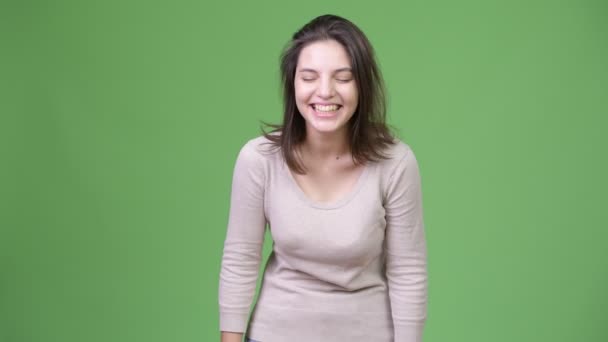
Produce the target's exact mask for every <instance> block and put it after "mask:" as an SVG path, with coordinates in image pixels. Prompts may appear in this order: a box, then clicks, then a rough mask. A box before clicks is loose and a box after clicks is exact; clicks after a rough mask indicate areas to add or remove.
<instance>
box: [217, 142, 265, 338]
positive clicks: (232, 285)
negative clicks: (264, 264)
mask: <svg viewBox="0 0 608 342" xmlns="http://www.w3.org/2000/svg"><path fill="white" fill-rule="evenodd" d="M264 171H265V164H264V160H263V157H262V156H261V154H260V153H259V152H258V151H256V150H255V147H254V146H253V145H252V144H251V141H250V142H248V143H247V144H245V145H244V146H243V148H242V149H241V151H240V152H239V155H238V157H237V160H236V163H235V167H234V173H233V178H232V191H231V197H230V213H229V218H228V227H227V231H226V239H225V242H224V251H223V257H222V264H221V270H220V281H219V311H220V330H221V331H230V332H245V330H246V328H247V318H248V315H249V310H250V307H251V304H252V301H253V297H254V295H255V287H256V282H257V279H258V272H259V266H260V260H261V251H262V245H263V242H264V230H265V228H266V217H265V215H264V184H265V173H264Z"/></svg>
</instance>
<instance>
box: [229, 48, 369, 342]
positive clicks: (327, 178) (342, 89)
mask: <svg viewBox="0 0 608 342" xmlns="http://www.w3.org/2000/svg"><path fill="white" fill-rule="evenodd" d="M350 69H351V64H350V58H349V56H348V54H347V52H346V50H345V49H344V47H343V46H342V45H341V44H340V43H338V42H337V41H335V40H324V41H317V42H314V43H311V44H309V45H307V46H306V47H304V48H303V49H302V51H301V52H300V56H299V57H298V64H297V67H296V75H295V80H294V86H295V96H296V105H297V107H298V110H299V112H300V114H301V115H302V117H303V118H304V120H305V121H306V139H305V141H304V142H303V143H302V144H301V146H299V150H298V151H297V152H298V153H299V154H300V156H301V158H302V160H303V162H304V165H305V166H306V167H307V169H308V172H307V173H306V174H305V175H299V174H293V176H294V179H295V180H296V182H297V183H298V184H299V185H300V187H301V188H302V190H303V191H304V192H305V193H306V194H307V195H308V196H309V197H310V198H311V199H313V200H315V201H318V202H333V201H336V200H338V199H339V198H340V197H342V196H343V195H344V194H345V193H346V192H348V191H349V190H350V188H351V187H352V186H353V184H354V183H355V182H356V180H357V178H358V176H359V175H360V173H361V172H362V166H355V165H354V164H353V162H352V159H351V155H350V147H349V143H348V138H347V134H348V126H347V124H348V121H349V120H350V118H351V117H352V116H353V114H354V112H355V110H356V109H357V104H358V99H359V97H358V95H359V94H358V91H357V84H356V82H355V79H354V78H353V75H352V73H351V72H350ZM319 103H321V104H323V103H333V104H338V105H340V108H339V109H338V110H337V111H335V112H332V113H318V112H317V111H316V110H315V109H314V108H313V107H312V106H311V105H314V104H319ZM242 340H243V334H242V333H234V332H222V333H221V342H241V341H242Z"/></svg>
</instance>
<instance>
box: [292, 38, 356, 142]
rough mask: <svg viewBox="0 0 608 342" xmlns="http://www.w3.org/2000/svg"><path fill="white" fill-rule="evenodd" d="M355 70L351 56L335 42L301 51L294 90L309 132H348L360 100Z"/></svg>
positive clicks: (327, 41) (305, 48)
mask: <svg viewBox="0 0 608 342" xmlns="http://www.w3.org/2000/svg"><path fill="white" fill-rule="evenodd" d="M351 68H352V66H351V64H350V58H349V56H348V53H347V52H346V50H345V49H344V47H343V46H342V45H341V44H340V43H338V42H337V41H335V40H323V41H317V42H314V43H311V44H309V45H307V46H306V47H304V48H303V49H302V51H300V56H299V58H298V63H297V67H296V74H295V81H294V86H295V97H296V105H297V107H298V110H299V111H300V114H301V115H302V117H303V118H304V120H306V130H307V132H309V133H310V130H315V131H317V132H319V133H336V132H340V131H342V130H345V129H346V128H347V123H348V120H349V119H350V118H351V117H352V116H353V113H354V112H355V110H356V109H357V103H358V96H359V94H358V91H357V84H356V82H355V79H354V77H353V72H352V69H351Z"/></svg>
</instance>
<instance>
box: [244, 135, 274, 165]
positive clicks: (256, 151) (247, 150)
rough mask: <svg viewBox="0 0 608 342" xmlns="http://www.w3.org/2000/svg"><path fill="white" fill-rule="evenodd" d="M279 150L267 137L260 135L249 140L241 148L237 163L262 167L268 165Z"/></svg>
mask: <svg viewBox="0 0 608 342" xmlns="http://www.w3.org/2000/svg"><path fill="white" fill-rule="evenodd" d="M276 150H277V148H276V147H275V146H273V144H272V142H271V141H270V140H268V139H267V138H266V137H265V136H263V135H260V136H257V137H255V138H251V139H249V140H247V141H246V142H245V143H244V144H243V145H242V146H241V148H240V151H239V153H238V157H237V162H243V163H247V164H249V165H257V166H261V165H264V164H266V163H267V162H268V161H269V160H270V158H272V155H273V154H274V153H276Z"/></svg>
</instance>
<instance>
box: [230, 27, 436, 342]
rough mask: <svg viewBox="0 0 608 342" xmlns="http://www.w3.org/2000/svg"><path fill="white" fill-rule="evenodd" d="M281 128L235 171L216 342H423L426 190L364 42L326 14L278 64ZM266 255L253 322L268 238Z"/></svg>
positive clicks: (247, 150) (249, 147) (246, 151)
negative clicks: (389, 118) (389, 122)
mask: <svg viewBox="0 0 608 342" xmlns="http://www.w3.org/2000/svg"><path fill="white" fill-rule="evenodd" d="M281 72H282V83H283V94H284V117H283V123H282V124H281V125H271V126H272V127H274V130H273V131H272V132H269V133H264V134H263V135H261V136H259V137H257V138H254V139H251V140H249V141H248V142H247V143H246V144H245V145H244V146H243V148H242V149H241V151H240V153H239V155H238V157H237V160H236V165H235V168H234V174H233V183H232V193H231V201H230V215H229V222H228V229H227V235H226V240H225V244H224V254H223V259H222V267H221V271H220V288H219V304H220V330H221V331H222V337H221V339H222V342H231V341H241V339H242V337H243V335H246V337H247V341H252V342H256V341H259V342H299V341H302V342H304V341H307V342H310V341H314V342H330V341H332V342H333V341H339V342H345V341H373V342H389V341H391V342H392V341H399V342H417V341H422V333H423V327H424V323H425V321H426V311H427V284H428V281H427V253H426V242H425V233H424V223H423V216H422V194H421V182H420V174H419V169H418V163H417V161H416V157H415V155H414V153H413V151H412V149H411V148H410V147H409V145H407V144H405V143H404V142H402V141H400V140H398V139H397V138H395V137H394V136H393V135H392V134H391V133H390V131H389V129H388V128H387V126H386V124H385V99H384V93H383V82H382V78H381V75H380V72H379V70H378V67H377V64H376V62H375V60H374V54H373V49H372V47H371V45H370V43H369V41H368V40H367V38H366V37H365V35H364V34H363V33H362V32H361V31H360V30H359V29H358V28H357V27H356V26H355V25H354V24H353V23H352V22H350V21H348V20H346V19H344V18H341V17H338V16H334V15H324V16H320V17H317V18H315V19H313V20H312V21H311V22H309V23H308V24H306V25H305V26H304V27H303V28H302V29H300V30H299V31H298V32H296V33H295V34H294V36H293V39H292V41H291V42H290V44H289V45H288V47H287V48H286V50H285V51H284V53H283V55H282V59H281ZM267 224H268V226H269V230H270V233H271V235H272V239H273V250H272V253H271V255H270V257H269V259H268V262H267V264H266V267H265V270H264V276H263V281H262V285H261V290H260V294H259V298H258V301H257V303H256V305H255V308H254V310H253V312H252V315H251V319H250V321H249V324H248V323H247V318H248V314H249V309H250V306H251V304H252V301H253V297H254V293H255V286H256V280H257V277H258V270H259V266H260V258H261V250H262V244H263V239H264V230H265V227H266V225H267Z"/></svg>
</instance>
